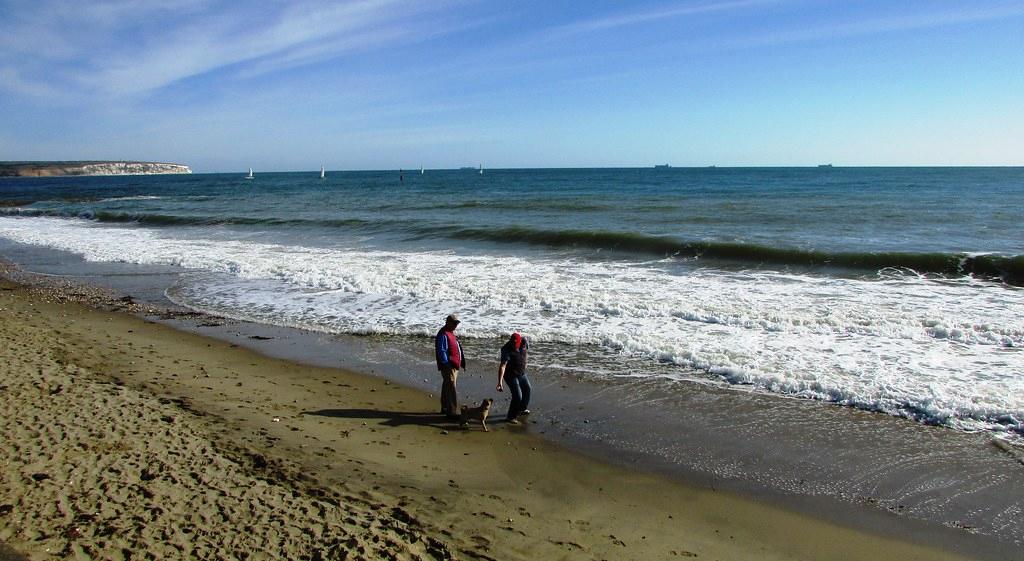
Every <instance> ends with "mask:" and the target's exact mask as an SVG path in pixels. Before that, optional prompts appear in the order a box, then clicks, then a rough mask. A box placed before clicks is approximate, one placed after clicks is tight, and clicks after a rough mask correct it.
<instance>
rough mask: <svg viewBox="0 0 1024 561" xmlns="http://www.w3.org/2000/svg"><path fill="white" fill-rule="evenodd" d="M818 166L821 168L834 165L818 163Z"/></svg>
mask: <svg viewBox="0 0 1024 561" xmlns="http://www.w3.org/2000/svg"><path fill="white" fill-rule="evenodd" d="M818 167H819V168H830V167H832V164H818Z"/></svg>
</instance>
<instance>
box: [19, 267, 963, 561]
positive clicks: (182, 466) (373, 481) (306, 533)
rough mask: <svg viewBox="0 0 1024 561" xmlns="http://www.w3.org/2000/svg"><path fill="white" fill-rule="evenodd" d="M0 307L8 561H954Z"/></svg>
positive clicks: (195, 341) (279, 364)
mask: <svg viewBox="0 0 1024 561" xmlns="http://www.w3.org/2000/svg"><path fill="white" fill-rule="evenodd" d="M83 300H85V301H91V302H92V305H86V304H84V303H82V302H80V301H83ZM0 307H2V308H3V310H2V311H3V313H2V314H0V317H2V322H0V333H2V336H3V338H4V341H5V344H4V348H3V354H4V356H3V361H2V364H3V367H2V369H0V409H2V415H3V418H4V419H7V420H8V422H6V423H4V425H3V439H2V446H3V448H4V454H3V456H4V460H3V462H4V466H3V471H2V475H0V490H2V500H0V503H2V504H0V542H2V544H3V545H4V547H5V548H6V551H5V555H7V556H8V557H9V558H12V559H15V558H18V555H22V554H23V555H24V556H26V557H27V558H29V559H56V558H73V559H129V558H132V559H167V558H197V559H283V558H288V559H500V560H504V559H523V558H536V559H674V558H699V559H722V560H725V559H752V558H757V559H897V558H898V559H932V560H934V559H963V558H964V557H960V556H958V555H955V554H952V553H949V552H943V551H938V550H934V549H931V548H929V547H926V546H924V545H921V544H917V543H913V542H911V541H909V540H908V541H904V540H899V539H893V538H891V537H880V536H875V535H871V534H867V533H863V532H861V531H857V530H852V529H848V528H843V527H840V526H836V525H833V524H830V523H825V522H821V521H819V520H815V519H812V518H809V517H806V516H803V515H798V514H795V513H792V512H789V511H787V510H784V509H781V508H777V507H774V506H772V505H766V504H761V503H758V502H754V501H750V500H747V499H745V498H741V497H737V496H734V495H731V494H729V493H725V492H721V491H716V490H709V489H699V488H691V487H688V486H685V485H682V484H679V483H678V482H675V481H669V480H667V479H663V478H660V477H657V476H653V475H645V474H640V473H635V472H631V471H627V470H624V469H622V468H619V467H613V466H608V465H604V464H602V463H600V462H596V461H594V460H591V459H588V458H584V457H581V456H579V455H576V454H574V453H571V452H568V451H565V450H561V449H558V448H556V447H555V446H553V445H552V444H550V443H548V442H546V441H543V440H541V439H539V438H536V437H535V436H531V435H529V434H525V433H523V432H522V431H520V430H516V428H515V427H509V426H506V425H503V424H497V423H493V424H492V429H491V431H490V432H484V431H482V430H481V429H480V428H479V427H471V428H470V429H468V430H463V429H460V428H459V427H458V426H457V425H456V424H453V423H451V422H450V421H446V420H444V419H443V418H441V417H440V416H439V415H437V414H436V413H435V409H436V403H435V401H436V400H435V399H434V398H433V397H432V396H430V395H427V394H425V393H423V392H420V391H417V390H412V389H408V388H404V387H401V386H399V385H397V384H393V383H390V382H387V381H384V380H380V379H377V378H373V377H369V376H364V375H361V374H358V373H354V372H347V371H342V370H337V369H325V368H317V367H311V366H305V365H300V364H296V363H292V362H287V361H281V360H277V359H273V358H268V357H265V356H262V355H260V354H257V353H255V352H253V351H251V350H247V349H245V348H242V347H238V346H236V345H234V344H231V343H227V342H222V341H216V340H212V339H207V338H203V337H200V336H197V335H193V334H188V333H183V332H179V331H176V330H174V329H171V328H169V327H167V326H164V325H160V324H157V323H154V322H151V321H148V320H146V319H142V318H140V317H138V316H136V315H133V314H132V313H126V312H125V311H116V310H114V308H118V307H120V308H123V309H125V310H133V305H132V303H130V302H124V301H122V302H118V301H114V302H111V301H109V300H104V299H103V298H101V297H97V296H89V294H88V291H86V290H84V289H76V288H63V289H54V288H52V287H51V288H45V289H44V288H38V287H37V288H30V287H25V286H21V285H18V284H15V283H12V282H5V283H4V284H3V286H2V291H0ZM134 311H136V312H138V311H140V310H138V309H134ZM908 538H909V536H908Z"/></svg>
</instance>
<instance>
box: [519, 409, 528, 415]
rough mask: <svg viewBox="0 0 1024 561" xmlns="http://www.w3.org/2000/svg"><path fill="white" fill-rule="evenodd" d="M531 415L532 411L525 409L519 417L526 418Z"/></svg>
mask: <svg viewBox="0 0 1024 561" xmlns="http://www.w3.org/2000/svg"><path fill="white" fill-rule="evenodd" d="M529 414H530V410H529V409H523V412H522V413H520V414H519V416H520V417H524V416H526V415H529Z"/></svg>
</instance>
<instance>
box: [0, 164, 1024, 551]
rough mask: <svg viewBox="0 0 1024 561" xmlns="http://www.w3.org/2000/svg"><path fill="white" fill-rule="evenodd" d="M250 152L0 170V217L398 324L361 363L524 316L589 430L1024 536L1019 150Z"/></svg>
mask: <svg viewBox="0 0 1024 561" xmlns="http://www.w3.org/2000/svg"><path fill="white" fill-rule="evenodd" d="M243 175H244V174H242V173H238V174H197V175H187V176H142V177H79V178H52V179H47V178H39V179H35V178H33V179H0V205H2V206H0V242H3V243H5V244H7V246H6V247H8V248H11V247H15V246H16V247H17V248H21V249H19V250H18V251H20V252H22V253H21V254H22V255H27V254H26V253H25V251H26V250H25V248H28V250H27V251H29V252H31V251H33V249H32V248H35V251H38V252H40V253H39V255H48V253H46V252H52V250H58V251H59V252H62V254H63V255H68V254H73V255H74V256H77V257H76V258H81V259H84V260H85V262H86V263H90V264H92V265H94V266H96V267H102V269H103V270H104V271H106V272H107V273H108V274H109V273H110V272H111V271H115V270H116V268H117V267H119V266H123V267H126V268H132V267H135V268H136V269H132V270H137V268H138V267H139V266H141V267H143V268H145V267H150V268H156V269H159V270H160V271H164V272H166V271H172V272H173V276H172V277H171V278H172V281H171V282H170V287H169V288H166V293H165V295H166V296H167V297H168V298H170V299H171V300H172V301H174V302H176V303H178V304H181V305H183V306H187V307H190V308H193V309H197V310H202V311H207V312H212V313H216V314H220V315H223V316H227V317H231V318H237V319H244V320H249V321H252V322H256V323H257V324H266V325H272V326H282V327H299V328H303V329H306V330H310V331H312V332H315V333H322V334H325V336H332V337H334V336H338V337H348V336H350V335H365V334H373V335H380V336H381V338H382V340H394V341H399V342H401V341H405V343H400V344H397V346H396V345H391V346H388V347H386V348H381V349H378V350H376V351H373V352H368V354H367V356H370V358H369V359H367V360H368V361H369V363H370V364H372V363H373V361H374V359H373V358H372V356H376V355H379V356H381V357H385V358H382V359H381V363H383V362H387V361H392V362H395V361H398V362H403V361H404V362H405V363H406V364H407V365H408V364H412V363H415V364H416V366H415V367H414V368H411V369H409V368H406V370H408V371H409V372H410V373H409V374H403V375H408V376H409V381H410V382H411V383H413V384H414V385H416V384H420V383H421V382H422V383H423V385H425V386H426V387H432V385H433V382H432V381H430V380H429V378H428V377H425V376H429V375H428V374H425V373H428V372H430V370H431V362H430V357H429V356H427V357H425V359H424V357H420V356H419V355H418V354H416V352H414V351H410V352H409V354H402V351H400V350H396V349H399V348H401V347H402V345H406V347H407V348H411V349H415V348H416V347H417V346H418V345H420V341H421V340H423V339H424V338H425V337H427V336H430V335H433V334H434V333H435V332H436V330H437V329H438V327H439V323H440V322H441V319H442V318H444V316H446V315H447V314H449V313H451V312H453V311H455V312H458V313H460V314H461V315H462V317H463V320H464V321H463V324H462V326H461V327H460V333H461V334H462V336H463V338H464V340H465V341H466V344H467V346H468V348H469V349H470V351H471V353H472V354H473V356H487V355H488V353H491V354H493V353H494V352H496V349H497V348H498V346H500V343H501V341H502V338H503V337H507V335H508V333H509V332H510V331H512V330H513V329H518V330H520V331H522V332H523V333H524V334H525V335H526V336H527V337H528V338H530V339H531V347H532V348H534V349H535V354H534V358H533V359H532V362H531V366H532V369H533V370H534V372H536V373H538V375H537V377H536V378H535V386H536V387H537V388H538V390H540V391H539V392H538V397H537V399H538V409H540V410H541V411H542V412H541V413H540V414H539V415H538V419H539V421H540V422H541V424H543V425H544V426H547V427H549V431H550V432H551V433H554V432H556V428H555V427H560V428H559V429H558V430H561V431H562V432H563V433H564V434H569V436H570V437H571V438H575V439H577V441H578V442H581V443H582V444H581V446H583V447H584V448H587V447H591V448H595V447H599V448H602V449H604V450H614V454H618V455H619V456H620V457H622V458H635V459H636V460H635V461H639V462H644V464H646V465H649V466H658V465H664V466H667V467H666V469H667V470H668V471H671V470H672V469H674V467H673V466H683V467H685V468H686V469H688V470H693V471H696V472H699V473H704V474H709V475H710V476H711V477H714V478H717V479H721V480H724V479H732V480H734V481H739V482H744V483H743V485H746V484H749V485H750V486H753V487H760V488H767V489H775V490H778V491H781V492H784V493H789V494H791V495H794V496H810V497H817V496H826V497H832V498H840V499H842V500H849V501H853V502H859V503H865V504H867V503H870V504H871V505H876V506H877V505H881V507H884V508H888V509H889V510H890V511H893V512H895V511H899V512H906V513H909V514H910V515H911V516H914V517H917V518H920V519H923V520H930V521H932V522H938V523H940V524H943V525H945V526H948V527H952V528H962V527H967V526H969V527H970V528H972V530H971V531H972V532H979V533H981V534H985V535H989V536H999V539H1001V540H1004V542H1006V543H1013V544H1017V545H1019V544H1022V543H1024V524H1022V523H1021V522H1020V520H1021V518H1020V515H1021V513H1022V512H1024V489H1022V487H1021V485H1022V482H1024V468H1022V467H1021V460H1020V459H1021V458H1024V454H1021V452H1020V448H1019V446H1020V445H1021V442H1022V440H1024V438H1022V435H1024V353H1022V347H1024V289H1022V288H1021V285H1022V284H1024V226H1022V224H1024V221H1022V220H1021V212H1022V209H1024V168H760V169H755V168H738V169H731V168H705V169H688V168H670V169H650V168H648V169H553V170H484V173H483V174H480V173H478V172H477V170H426V171H425V173H423V174H421V173H420V172H419V170H412V171H405V172H403V173H400V172H398V171H387V172H328V173H327V176H326V178H324V179H320V178H319V177H318V175H319V174H318V172H302V173H299V172H296V173H267V174H260V173H257V174H256V176H255V178H254V179H252V180H246V179H244V178H243ZM2 247H4V246H2V245H0V249H2ZM28 261H32V259H31V258H30V259H28ZM119 264H126V265H119ZM54 272H58V273H59V272H61V271H60V270H59V269H54ZM142 284H144V282H143V283H142ZM140 286H141V285H140ZM161 290H164V289H163V288H161ZM389 338H390V339H389ZM364 339H366V338H364ZM368 340H369V339H368ZM373 340H377V339H373ZM374 344H376V343H367V345H368V346H369V347H372V346H373V345H374ZM375 353H376V355H375ZM395 357H399V358H397V359H396V358H395ZM364 358H365V357H364ZM417 361H419V362H417ZM420 362H422V364H420ZM484 374H485V375H484V376H483V378H481V379H480V380H477V381H474V380H472V379H467V381H466V382H465V383H466V384H468V386H467V390H466V391H468V392H474V391H478V392H481V391H486V390H487V388H488V387H490V388H491V389H493V380H491V379H490V378H491V376H492V374H491V373H489V372H487V373H484ZM473 384H476V386H477V387H474V386H473ZM563 388H568V389H563ZM559 392H562V393H561V394H560V393H559ZM565 392H570V393H572V392H575V393H572V396H571V397H566V396H565V395H563V394H564V393H565ZM558 395H561V397H558ZM787 397H796V398H805V399H799V400H793V399H783V398H787ZM545 400H547V401H545ZM808 404H812V405H814V404H817V405H824V404H838V405H843V406H848V407H842V408H822V407H809V406H808ZM545 409H547V410H548V411H549V412H550V415H549V417H545V415H546V413H544V410H545ZM900 418H903V419H909V420H910V421H912V422H906V421H904V420H901V419H900ZM547 423H551V424H550V425H548V424H547ZM568 427H575V428H571V429H570V428H568ZM992 439H995V440H996V441H997V442H999V443H1005V444H1001V446H1009V447H1010V448H1007V449H1005V450H1004V449H1003V448H1000V447H997V446H991V445H990V441H991V440H992ZM1006 450H1009V452H1006ZM623 461H626V460H623ZM740 486H742V485H740ZM998 557H999V554H997V555H995V558H998Z"/></svg>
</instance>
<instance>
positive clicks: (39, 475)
mask: <svg viewBox="0 0 1024 561" xmlns="http://www.w3.org/2000/svg"><path fill="white" fill-rule="evenodd" d="M32 479H34V480H36V481H46V480H47V479H50V474H48V473H43V472H38V473H33V474H32Z"/></svg>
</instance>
